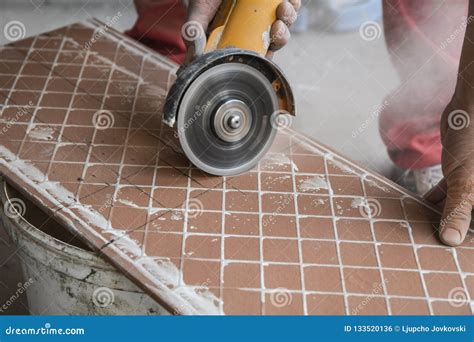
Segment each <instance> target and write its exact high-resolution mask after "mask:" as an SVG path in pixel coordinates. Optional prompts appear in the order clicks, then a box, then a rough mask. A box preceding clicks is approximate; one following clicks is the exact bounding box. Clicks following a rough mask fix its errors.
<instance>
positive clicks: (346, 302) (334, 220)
mask: <svg viewBox="0 0 474 342" xmlns="http://www.w3.org/2000/svg"><path fill="white" fill-rule="evenodd" d="M324 170H325V173H326V174H327V173H328V165H327V158H326V157H324ZM326 181H327V182H328V188H330V187H331V185H330V183H329V180H328V179H326ZM329 198H330V201H329V203H330V206H331V213H332V214H333V216H332V226H333V232H334V239H335V240H336V252H337V263H338V267H339V277H340V278H341V287H342V292H343V295H344V309H345V314H346V315H350V310H349V299H348V294H347V290H346V282H345V280H344V270H343V263H342V256H341V246H340V240H339V237H338V233H337V224H336V223H337V218H336V215H335V214H336V211H335V210H334V201H333V197H332V194H331V191H329Z"/></svg>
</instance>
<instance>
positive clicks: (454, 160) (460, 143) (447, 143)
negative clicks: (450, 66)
mask: <svg viewBox="0 0 474 342" xmlns="http://www.w3.org/2000/svg"><path fill="white" fill-rule="evenodd" d="M471 22H472V23H471ZM466 23H467V28H466V35H465V38H464V45H463V50H462V55H461V62H460V66H459V72H458V80H457V86H456V90H455V93H454V95H453V98H452V100H451V103H450V104H449V105H448V107H447V108H446V110H445V112H444V114H443V117H442V119H441V139H442V144H443V161H442V164H443V173H444V176H445V178H444V180H443V181H442V182H441V183H440V184H439V185H438V186H437V187H436V188H435V189H434V190H433V191H431V192H430V193H429V194H428V196H427V199H428V200H430V201H432V202H435V203H436V202H437V203H444V210H443V218H442V221H441V224H440V238H441V240H442V241H443V242H444V243H446V244H448V245H450V246H457V245H459V244H461V243H462V241H463V240H464V239H465V237H466V234H467V232H468V229H469V226H470V224H471V216H472V209H473V205H474V0H469V12H468V19H467V21H466Z"/></svg>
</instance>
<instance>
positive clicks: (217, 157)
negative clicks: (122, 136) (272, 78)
mask: <svg viewBox="0 0 474 342" xmlns="http://www.w3.org/2000/svg"><path fill="white" fill-rule="evenodd" d="M233 103H235V104H239V108H237V109H236V110H240V111H241V112H240V114H241V115H243V116H248V117H239V120H240V119H245V120H244V122H245V123H247V122H249V123H250V127H246V128H245V130H243V132H244V134H242V133H241V132H240V135H239V139H238V140H236V139H225V137H223V135H222V128H221V127H219V125H218V124H216V122H218V121H219V117H217V119H216V115H220V112H221V111H222V108H226V106H228V105H229V104H233ZM277 110H278V98H277V95H276V94H275V91H274V90H273V87H272V85H271V84H270V82H269V81H268V79H267V78H266V77H265V76H264V75H262V74H261V73H260V72H259V71H258V70H257V69H255V68H253V67H251V66H249V65H246V64H240V63H225V64H220V65H217V66H215V67H212V68H211V69H209V70H207V71H205V72H204V73H202V74H201V75H199V76H198V77H197V78H196V79H195V80H194V81H193V82H192V84H191V85H190V86H189V88H188V89H187V90H186V92H185V94H184V96H183V98H182V100H181V103H180V105H179V110H178V118H177V130H178V135H179V139H180V142H181V146H182V148H183V151H184V152H185V154H186V155H187V157H188V158H189V160H190V161H191V162H192V163H193V164H194V165H195V166H196V167H198V168H200V169H201V170H203V171H205V172H207V173H210V174H214V175H219V176H230V175H237V174H241V173H243V172H245V171H248V170H250V169H252V168H253V167H254V166H255V165H256V164H257V163H258V161H259V160H260V159H261V158H262V157H263V156H264V155H265V153H266V152H267V151H268V149H269V148H270V147H271V145H272V143H273V140H274V138H275V135H276V128H275V127H273V125H272V115H273V113H275V112H276V111H277ZM222 117H223V118H226V116H225V115H222ZM231 119H235V118H231ZM216 128H217V130H216Z"/></svg>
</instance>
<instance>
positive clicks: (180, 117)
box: [163, 0, 296, 176]
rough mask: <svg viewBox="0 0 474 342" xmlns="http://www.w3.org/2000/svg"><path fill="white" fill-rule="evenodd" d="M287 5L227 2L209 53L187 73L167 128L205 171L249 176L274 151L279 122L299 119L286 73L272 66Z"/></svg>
mask: <svg viewBox="0 0 474 342" xmlns="http://www.w3.org/2000/svg"><path fill="white" fill-rule="evenodd" d="M281 2H282V1H281V0H265V1H254V0H234V1H230V0H227V1H226V0H224V1H223V3H222V5H221V7H220V8H219V11H218V12H217V15H216V17H215V19H214V21H213V22H212V23H211V25H210V30H209V34H208V36H207V43H206V45H205V48H204V49H203V51H201V52H199V53H198V57H197V58H195V59H194V60H193V61H192V62H191V63H189V64H187V65H184V66H182V67H181V68H180V69H179V70H178V73H177V79H176V81H175V83H174V84H173V86H172V87H171V89H170V91H169V93H168V96H167V99H166V102H165V106H164V112H163V121H164V122H165V123H166V124H167V125H169V126H171V127H174V126H176V129H177V133H178V136H179V140H180V143H181V147H182V149H183V151H184V153H185V154H186V156H187V157H188V158H189V160H190V161H191V162H192V163H193V164H194V165H195V166H196V167H198V168H200V169H201V170H203V171H205V172H207V173H210V174H213V175H218V176H233V175H238V174H241V173H244V172H246V171H248V170H250V169H252V168H253V167H255V166H256V164H257V163H258V162H259V160H260V159H261V158H262V157H263V156H264V155H265V153H266V152H267V151H268V149H269V148H270V147H271V145H272V143H273V140H274V138H275V136H276V132H277V129H278V117H279V116H280V115H282V114H286V115H295V112H296V109H295V101H294V96H293V93H292V90H291V88H290V85H289V83H288V81H287V79H286V77H285V76H284V74H283V72H282V71H281V70H280V69H279V68H278V66H276V65H275V64H274V63H273V62H272V61H270V60H269V59H266V58H265V55H266V53H267V52H268V48H269V45H270V29H271V26H272V23H273V22H274V21H275V20H276V11H277V8H278V6H279V5H280V3H281Z"/></svg>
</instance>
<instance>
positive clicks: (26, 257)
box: [0, 178, 168, 315]
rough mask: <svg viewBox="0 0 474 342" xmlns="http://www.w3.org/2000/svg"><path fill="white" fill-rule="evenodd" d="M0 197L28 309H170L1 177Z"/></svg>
mask: <svg viewBox="0 0 474 342" xmlns="http://www.w3.org/2000/svg"><path fill="white" fill-rule="evenodd" d="M0 200H1V204H2V209H3V210H0V213H1V218H2V221H3V226H4V227H5V229H6V231H7V233H8V234H9V235H10V237H11V239H12V240H13V241H14V243H15V244H16V246H17V247H18V256H19V257H20V260H21V264H22V269H23V275H24V282H23V289H24V290H25V291H26V294H27V298H28V306H29V310H30V312H31V314H34V315H160V314H168V312H167V311H166V310H165V309H163V308H162V307H161V306H159V304H157V303H156V302H155V301H154V300H152V299H151V298H150V297H149V296H148V295H147V294H145V293H143V291H141V290H140V289H139V288H138V287H137V286H136V285H135V284H133V283H132V282H131V281H130V280H129V279H127V278H126V277H125V276H124V275H123V274H121V273H119V272H117V271H116V269H115V268H114V267H113V266H111V265H110V264H109V263H107V262H106V261H104V260H103V259H102V258H100V257H99V256H98V255H97V254H96V253H94V252H92V251H91V250H90V249H89V248H88V246H87V245H85V244H84V243H83V242H82V241H81V240H79V239H78V238H77V237H75V236H74V235H72V234H71V233H70V232H69V231H67V230H66V228H64V227H63V226H61V225H60V224H59V223H58V222H56V221H55V220H54V219H53V218H51V217H50V216H48V215H47V214H45V213H44V212H42V211H41V210H40V209H39V208H38V207H37V206H36V205H35V204H34V203H33V202H31V201H29V200H28V199H26V197H25V196H23V195H22V194H21V193H19V192H18V191H16V190H15V189H13V188H12V187H10V186H9V185H8V184H7V183H6V182H5V181H4V180H3V179H2V178H0Z"/></svg>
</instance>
